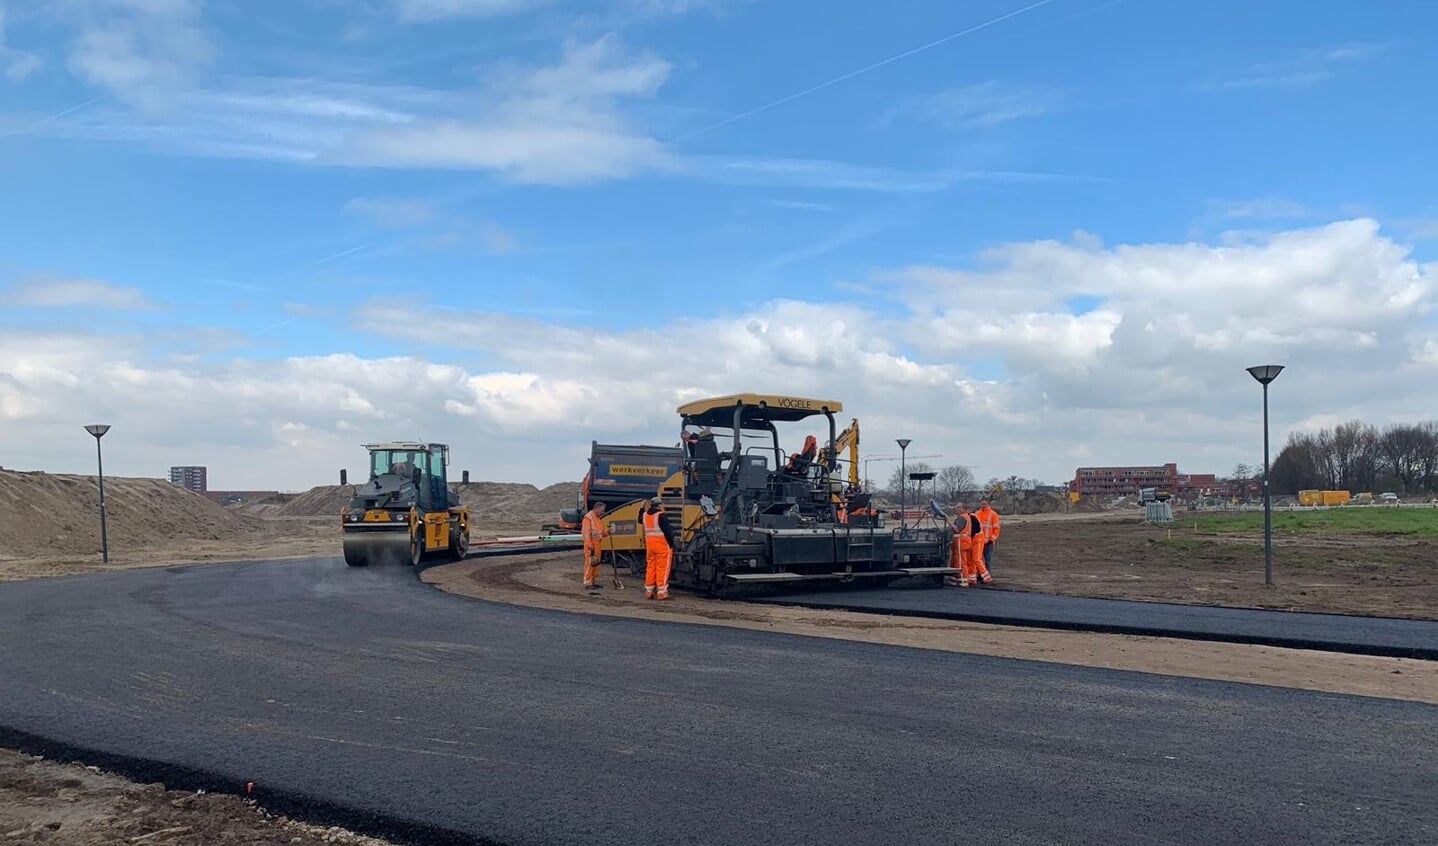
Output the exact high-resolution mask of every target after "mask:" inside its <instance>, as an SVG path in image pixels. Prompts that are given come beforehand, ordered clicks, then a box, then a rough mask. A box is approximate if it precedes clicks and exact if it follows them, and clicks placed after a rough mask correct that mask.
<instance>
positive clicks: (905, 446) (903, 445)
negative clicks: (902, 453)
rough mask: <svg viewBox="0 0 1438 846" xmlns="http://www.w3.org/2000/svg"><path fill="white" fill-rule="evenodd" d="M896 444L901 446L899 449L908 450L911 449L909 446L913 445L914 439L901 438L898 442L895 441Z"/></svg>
mask: <svg viewBox="0 0 1438 846" xmlns="http://www.w3.org/2000/svg"><path fill="white" fill-rule="evenodd" d="M895 443H897V444H898V445H899V449H908V448H909V444H911V443H913V439H912V438H899V439H898V440H897V441H895Z"/></svg>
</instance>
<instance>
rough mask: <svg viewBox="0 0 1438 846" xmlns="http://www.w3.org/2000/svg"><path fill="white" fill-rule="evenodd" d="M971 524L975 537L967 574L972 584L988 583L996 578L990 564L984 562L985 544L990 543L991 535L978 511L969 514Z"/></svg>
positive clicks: (971, 545)
mask: <svg viewBox="0 0 1438 846" xmlns="http://www.w3.org/2000/svg"><path fill="white" fill-rule="evenodd" d="M969 524H970V525H971V527H972V528H973V537H972V539H971V543H970V545H969V567H968V572H967V573H966V574H965V575H967V577H968V579H969V582H970V583H971V584H973V583H978V582H983V583H984V584H988V583H989V582H992V581H993V580H994V577H993V576H990V575H989V565H987V564H985V563H984V544H986V543H988V541H989V536H988V533H987V532H985V531H984V522H983V519H982V518H980V517H979V515H978V514H977V513H975V514H970V515H969Z"/></svg>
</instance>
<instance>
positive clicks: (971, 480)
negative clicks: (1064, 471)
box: [875, 461, 1039, 505]
mask: <svg viewBox="0 0 1438 846" xmlns="http://www.w3.org/2000/svg"><path fill="white" fill-rule="evenodd" d="M903 473H934V474H935V475H934V478H932V479H929V480H928V481H926V482H924V483H923V484H922V485H920V484H919V483H918V482H916V481H914V480H912V479H905V478H903ZM1038 484H1039V481H1038V480H1037V479H1024V478H1020V477H1018V476H1010V477H1009V478H1007V479H999V478H993V479H989V480H988V481H987V482H984V483H982V484H980V483H979V480H978V479H977V478H975V476H974V471H973V470H971V469H969V468H968V467H965V466H964V465H962V464H952V465H949V466H948V467H943V468H940V469H937V470H936V469H935V468H934V467H933V466H932V465H930V464H928V463H927V462H923V461H915V462H914V463H913V464H910V465H908V466H907V467H904V468H897V467H896V468H894V472H893V473H892V474H891V475H890V476H889V483H888V484H887V485H886V486H884V488H883V490H881V491H875V493H883V494H884V495H885V496H887V497H889V498H891V499H894V500H898V499H899V493H900V489H901V487H902V489H903V494H904V497H905V499H907V501H909V502H912V503H916V502H919V500H920V494H922V495H923V499H924V500H925V501H927V500H930V499H933V500H937V501H939V502H940V503H942V504H945V505H947V504H949V503H952V502H954V501H956V500H958V499H959V498H961V497H965V496H967V497H970V498H973V497H976V496H982V495H984V494H985V493H987V492H989V491H991V490H993V489H994V488H995V487H997V486H999V485H1002V486H1003V488H1004V490H1008V491H1016V490H1033V489H1034V488H1035V487H1037V486H1038ZM974 504H977V503H974Z"/></svg>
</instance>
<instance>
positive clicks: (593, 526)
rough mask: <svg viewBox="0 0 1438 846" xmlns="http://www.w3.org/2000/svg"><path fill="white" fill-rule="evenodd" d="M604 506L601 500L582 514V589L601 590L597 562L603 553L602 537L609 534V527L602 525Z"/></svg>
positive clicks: (602, 586)
mask: <svg viewBox="0 0 1438 846" xmlns="http://www.w3.org/2000/svg"><path fill="white" fill-rule="evenodd" d="M604 510H605V506H604V503H602V502H596V503H594V507H593V508H591V509H589V511H588V512H587V513H586V514H585V515H584V525H583V530H582V533H581V534H582V536H583V539H584V589H585V590H602V589H603V588H604V585H602V584H600V582H599V562H600V559H601V558H602V556H603V555H604V546H603V544H604V539H605V538H606V537H608V536H609V534H610V532H609V527H608V526H606V525H604Z"/></svg>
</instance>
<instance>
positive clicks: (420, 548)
mask: <svg viewBox="0 0 1438 846" xmlns="http://www.w3.org/2000/svg"><path fill="white" fill-rule="evenodd" d="M421 531H423V530H421ZM423 557H424V535H422V534H415V535H414V536H413V537H411V538H410V539H409V561H407V562H405V563H407V564H409V566H411V567H413V566H415V565H417V564H419V561H420V559H421V558H423Z"/></svg>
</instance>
